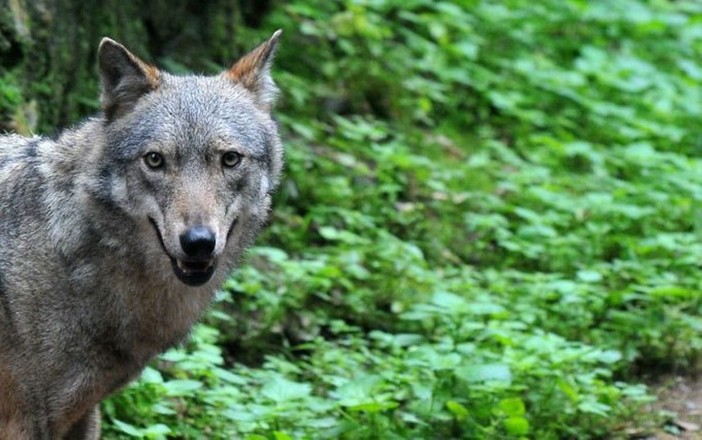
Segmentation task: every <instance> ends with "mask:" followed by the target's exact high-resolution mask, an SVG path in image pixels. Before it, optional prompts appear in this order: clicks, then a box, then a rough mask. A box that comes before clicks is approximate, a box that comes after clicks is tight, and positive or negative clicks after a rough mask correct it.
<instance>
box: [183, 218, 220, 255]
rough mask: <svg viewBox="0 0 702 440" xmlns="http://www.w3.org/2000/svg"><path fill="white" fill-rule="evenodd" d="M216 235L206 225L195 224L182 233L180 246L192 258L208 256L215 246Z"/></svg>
mask: <svg viewBox="0 0 702 440" xmlns="http://www.w3.org/2000/svg"><path fill="white" fill-rule="evenodd" d="M215 241H216V238H215V235H214V232H212V230H211V229H210V228H208V227H206V226H202V225H200V226H193V227H192V228H190V229H188V230H187V231H185V233H183V234H180V246H181V247H182V248H183V252H185V255H187V256H188V257H191V258H206V257H209V256H210V255H211V254H212V251H214V248H215Z"/></svg>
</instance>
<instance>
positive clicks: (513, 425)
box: [503, 416, 529, 436]
mask: <svg viewBox="0 0 702 440" xmlns="http://www.w3.org/2000/svg"><path fill="white" fill-rule="evenodd" d="M503 423H504V425H505V430H506V431H507V433H508V434H510V435H514V436H523V435H527V434H529V421H528V420H527V419H525V418H523V417H519V416H517V417H509V418H507V419H505V421H504V422H503Z"/></svg>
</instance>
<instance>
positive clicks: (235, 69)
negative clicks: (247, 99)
mask: <svg viewBox="0 0 702 440" xmlns="http://www.w3.org/2000/svg"><path fill="white" fill-rule="evenodd" d="M282 33H283V31H282V30H280V29H279V30H277V31H275V33H274V34H273V36H271V38H270V39H269V40H268V41H266V42H265V43H263V44H261V45H260V46H258V47H257V48H256V49H254V50H252V51H251V52H249V53H248V54H246V55H244V56H243V57H241V58H240V59H239V61H237V62H236V63H234V65H233V66H232V67H231V68H230V69H229V70H227V71H226V72H225V75H226V76H227V77H229V79H231V80H232V81H234V82H237V83H240V84H242V85H243V86H244V87H246V88H247V89H248V90H249V91H251V92H252V93H253V94H254V96H255V98H256V104H257V105H258V106H259V107H261V108H262V109H264V110H266V111H270V109H271V106H272V105H273V102H274V101H275V98H276V95H277V94H278V88H277V87H276V85H275V83H274V82H273V78H271V64H272V63H273V56H274V55H275V51H276V49H277V48H278V40H279V39H280V34H282Z"/></svg>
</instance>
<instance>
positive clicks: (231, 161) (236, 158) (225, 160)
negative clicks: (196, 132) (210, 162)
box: [222, 151, 242, 168]
mask: <svg viewBox="0 0 702 440" xmlns="http://www.w3.org/2000/svg"><path fill="white" fill-rule="evenodd" d="M241 157H242V156H241V154H239V153H237V152H236V151H227V152H226V153H224V155H223V156H222V165H224V166H225V167H227V168H233V167H235V166H237V165H239V162H241Z"/></svg>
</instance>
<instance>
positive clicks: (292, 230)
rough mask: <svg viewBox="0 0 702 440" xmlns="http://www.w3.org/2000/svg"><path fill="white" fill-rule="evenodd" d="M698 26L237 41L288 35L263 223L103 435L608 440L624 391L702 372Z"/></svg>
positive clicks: (559, 17)
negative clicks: (273, 195)
mask: <svg viewBox="0 0 702 440" xmlns="http://www.w3.org/2000/svg"><path fill="white" fill-rule="evenodd" d="M700 23H702V6H700V5H698V4H697V3H695V2H687V1H676V2H672V1H664V0H660V1H658V0H657V1H650V2H644V1H634V0H621V1H618V2H610V1H604V0H603V1H582V0H567V1H563V0H546V1H541V2H529V1H526V0H504V1H501V2H494V1H487V0H461V1H459V0H455V1H436V0H404V1H402V2H400V1H396V0H343V1H342V0H340V1H336V2H328V1H321V0H313V1H292V2H287V3H286V4H285V5H282V4H281V5H278V6H277V7H276V8H274V10H273V11H272V13H271V15H270V16H268V17H267V21H266V29H265V30H252V29H246V30H244V31H243V32H244V33H245V35H247V37H248V36H251V37H252V38H253V37H256V38H257V39H260V38H263V36H264V35H267V34H268V33H269V30H270V29H273V28H275V27H283V28H284V29H285V31H286V37H285V42H284V43H283V47H282V51H281V53H280V57H279V58H278V69H277V72H276V73H277V74H276V77H277V78H279V83H280V85H281V88H282V89H283V91H284V92H285V101H284V106H283V107H282V109H281V110H280V111H279V114H280V120H281V123H282V127H283V128H284V130H285V132H286V139H287V155H288V168H287V179H286V181H285V182H284V184H283V187H282V190H281V191H280V194H279V196H278V200H277V202H276V208H275V214H274V220H273V223H272V226H271V227H270V228H269V230H268V232H267V233H266V235H265V236H264V237H263V238H262V239H261V240H260V243H261V244H262V245H263V246H262V247H258V248H256V249H254V250H253V251H252V252H251V254H250V258H249V261H248V262H247V264H246V265H244V266H243V267H242V268H241V269H240V270H239V271H238V272H237V273H236V274H234V275H233V277H232V278H231V279H230V280H228V281H227V283H226V284H225V286H224V289H223V292H222V294H221V296H220V298H219V299H220V301H219V305H218V307H217V308H216V310H214V311H213V312H212V313H211V315H210V316H209V318H208V321H207V323H206V324H203V325H200V326H199V327H197V329H196V330H195V332H194V335H193V339H192V341H190V343H189V344H188V345H187V346H186V347H184V348H182V349H178V350H174V351H171V352H169V353H168V354H166V355H165V356H163V357H162V358H161V359H160V360H159V361H158V362H157V363H156V364H155V365H154V367H153V368H150V369H148V370H147V371H146V372H145V374H144V375H143V376H142V378H141V380H140V381H139V382H138V383H136V384H133V385H131V386H129V387H128V388H127V389H126V390H124V392H122V393H121V394H119V395H117V396H115V397H114V398H112V399H111V400H110V401H109V402H107V403H106V404H105V405H104V413H105V415H106V423H105V425H106V426H105V431H106V432H105V437H106V438H121V437H123V436H124V435H130V436H134V437H138V438H164V437H174V438H202V437H206V438H223V439H224V438H246V439H252V440H253V439H276V440H281V439H289V438H342V439H344V438H346V439H364V438H366V439H374V438H388V439H392V438H398V439H400V438H485V439H499V438H505V439H507V438H510V439H519V438H538V439H560V438H603V437H613V436H617V435H623V434H622V432H621V431H620V430H622V429H623V428H624V427H626V426H627V424H632V423H636V422H637V417H638V414H639V413H638V408H639V407H640V404H641V403H643V402H646V401H648V400H649V399H650V397H649V396H648V395H647V393H646V390H645V388H644V387H643V386H641V385H637V384H636V382H637V379H636V374H639V373H641V372H642V371H643V372H645V371H646V370H645V369H646V367H647V366H656V368H673V367H675V368H692V367H695V366H696V365H697V364H698V360H699V356H700V353H701V349H702V336H700V335H702V332H701V331H700V330H702V319H701V318H700V311H701V310H700V309H701V307H702V304H701V300H700V295H699V291H700V288H701V287H702V274H701V272H700V270H699V262H700V261H702V244H701V243H702V242H701V241H700V227H701V226H702V223H700V221H699V218H700V215H699V214H700V213H699V209H698V202H700V201H701V200H702V161H700V159H699V153H700V151H701V150H700V148H701V146H702V145H701V143H700V142H701V141H700V140H701V139H702V130H701V129H700V127H701V125H700V123H699V119H700V114H701V110H702V108H701V106H702V89H701V88H700V86H699V83H700V80H702V65H700V64H699V61H698V60H699V59H702V57H701V55H702V27H701V26H702V25H701V24H700ZM242 361H243V362H245V363H241V362H242ZM655 371H656V370H653V372H655Z"/></svg>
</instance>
